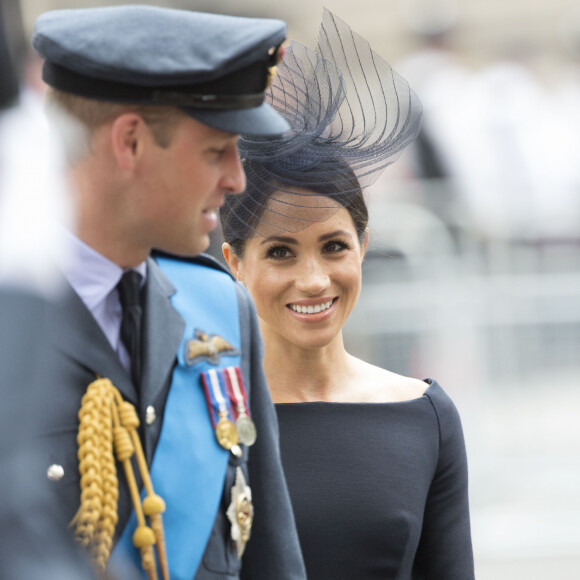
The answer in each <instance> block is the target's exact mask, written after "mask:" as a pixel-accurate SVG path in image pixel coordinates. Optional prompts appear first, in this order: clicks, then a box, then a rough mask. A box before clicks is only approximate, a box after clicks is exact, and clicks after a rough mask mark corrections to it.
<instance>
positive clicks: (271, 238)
mask: <svg viewBox="0 0 580 580" xmlns="http://www.w3.org/2000/svg"><path fill="white" fill-rule="evenodd" d="M269 242H281V243H282V244H294V245H297V244H298V242H297V241H296V239H295V238H291V237H289V236H269V237H267V238H264V239H263V240H262V241H261V242H260V245H263V244H268V243H269Z"/></svg>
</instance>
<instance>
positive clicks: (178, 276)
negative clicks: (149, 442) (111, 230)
mask: <svg viewBox="0 0 580 580" xmlns="http://www.w3.org/2000/svg"><path fill="white" fill-rule="evenodd" d="M157 262H158V264H159V266H160V267H161V269H162V270H163V272H164V273H165V275H166V276H167V277H168V278H169V280H171V282H172V283H173V285H174V286H175V288H176V290H177V292H176V294H175V295H174V296H173V297H172V304H173V306H174V307H175V309H176V310H177V311H178V312H179V313H180V314H181V316H182V317H183V318H184V320H185V332H184V336H183V339H182V341H181V345H180V347H179V352H178V353H177V360H178V365H177V366H176V368H175V370H174V371H173V379H172V383H171V389H170V391H169V396H168V398H167V404H166V407H165V415H164V420H163V428H162V431H161V436H160V439H159V443H158V445H157V448H156V451H155V456H154V458H153V464H152V467H151V479H152V481H153V486H154V488H155V492H156V493H157V494H159V495H160V496H161V497H163V499H164V500H165V503H166V506H167V509H166V511H165V514H164V515H163V523H164V527H165V539H166V545H167V559H168V562H169V570H170V574H171V579H172V580H191V579H192V578H193V577H194V576H195V573H196V570H197V568H198V566H199V564H200V562H201V558H202V556H203V553H204V551H205V547H206V544H207V542H208V539H209V536H210V533H211V530H212V528H213V524H214V520H215V517H216V513H217V510H218V507H219V503H220V500H221V497H222V492H223V486H224V479H225V473H226V469H227V464H228V454H229V452H228V451H226V450H225V449H222V448H221V447H220V446H219V444H218V443H217V441H216V437H215V434H214V431H213V427H212V424H211V419H210V416H209V413H208V408H207V403H206V400H205V397H204V392H203V386H202V384H201V378H200V377H201V375H200V373H201V372H202V371H205V370H208V369H209V368H219V367H225V366H231V365H236V366H239V364H240V357H239V349H240V325H239V314H238V301H237V296H236V291H235V288H234V284H233V283H232V281H231V278H230V277H229V276H228V275H227V274H225V273H224V272H220V271H219V270H214V269H212V268H208V267H206V266H201V265H197V264H191V263H186V262H180V261H177V260H170V259H166V258H158V259H157ZM196 329H200V330H203V331H204V332H205V333H207V334H208V335H210V336H211V335H214V334H217V335H219V336H221V337H222V338H225V339H226V340H227V341H228V342H229V343H230V344H231V345H232V346H234V347H235V349H236V353H235V354H234V355H233V356H232V355H231V354H230V355H229V356H225V357H224V356H222V357H221V358H220V361H219V363H218V364H217V365H216V364H211V363H210V362H207V361H205V360H201V361H200V362H197V363H196V364H194V365H193V366H188V365H187V364H186V357H185V353H186V350H185V349H186V343H187V342H188V341H189V340H190V339H192V338H194V332H195V330H196ZM136 525H137V524H136V517H135V513H134V512H133V514H132V515H131V518H130V519H129V522H128V524H127V526H126V527H125V530H124V531H123V534H122V536H121V538H120V540H119V542H118V544H117V546H116V547H115V551H114V553H113V556H112V558H115V559H116V558H117V557H119V558H121V559H122V558H123V557H125V558H126V556H129V557H130V559H131V560H133V561H134V562H135V564H136V565H138V566H139V567H140V559H139V553H138V551H137V550H136V549H135V548H134V547H133V542H132V535H133V532H134V530H135V527H136Z"/></svg>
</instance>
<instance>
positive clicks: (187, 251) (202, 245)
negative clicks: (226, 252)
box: [157, 234, 210, 258]
mask: <svg viewBox="0 0 580 580" xmlns="http://www.w3.org/2000/svg"><path fill="white" fill-rule="evenodd" d="M209 245H210V240H209V235H207V234H202V235H200V236H198V237H197V238H196V239H195V240H190V241H189V243H184V244H167V245H166V246H165V247H160V248H157V249H158V250H161V251H162V252H165V253H167V254H173V255H174V256H181V257H182V258H193V257H195V256H199V254H201V253H203V252H205V251H206V250H207V249H208V248H209Z"/></svg>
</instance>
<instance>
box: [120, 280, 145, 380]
mask: <svg viewBox="0 0 580 580" xmlns="http://www.w3.org/2000/svg"><path fill="white" fill-rule="evenodd" d="M140 283H141V274H139V273H138V272H135V270H129V271H128V272H125V273H124V274H123V276H122V277H121V280H120V281H119V284H118V285H117V288H118V289H119V299H120V301H121V306H122V307H123V318H122V319H121V340H122V341H123V344H124V345H125V347H126V348H127V352H128V353H129V356H130V357H131V378H132V380H133V384H134V385H135V387H136V388H139V383H140V380H141V329H142V323H143V308H142V306H141V293H140V289H139V285H140Z"/></svg>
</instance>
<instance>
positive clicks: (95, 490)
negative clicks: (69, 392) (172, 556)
mask: <svg viewBox="0 0 580 580" xmlns="http://www.w3.org/2000/svg"><path fill="white" fill-rule="evenodd" d="M138 427H139V417H138V415H137V413H136V411H135V408H134V407H133V405H131V404H130V403H127V402H126V401H123V398H122V396H121V394H120V393H119V391H118V390H117V389H116V388H115V386H114V385H113V384H112V383H111V381H110V380H109V379H103V378H98V379H97V380H95V381H93V382H92V383H91V384H90V385H89V386H88V387H87V391H86V393H85V395H84V396H83V399H82V403H81V409H80V411H79V431H78V435H77V442H78V446H79V449H78V459H79V473H80V487H81V503H80V507H79V509H78V511H77V513H76V515H75V516H74V518H73V520H72V521H71V523H70V525H71V526H72V527H73V528H74V534H75V537H76V539H77V541H78V542H79V543H80V544H81V545H82V546H84V547H86V548H88V550H89V554H90V557H91V561H92V563H93V565H94V567H95V569H96V570H97V572H98V573H99V574H100V575H103V574H104V573H105V569H106V566H107V562H108V560H109V557H110V554H111V548H112V545H113V536H114V534H115V527H116V525H117V519H118V517H117V502H118V498H119V482H118V479H117V470H116V465H115V456H116V458H117V460H118V461H119V462H120V463H122V464H123V468H124V471H125V476H126V479H127V484H128V486H129V492H130V495H131V499H132V502H133V506H134V508H135V514H136V516H137V524H138V525H137V529H136V530H135V533H134V535H133V543H134V544H135V546H136V547H137V548H138V549H139V551H140V553H141V564H142V566H143V569H144V571H145V572H146V574H147V578H148V579H149V580H157V565H156V561H155V551H154V549H153V545H154V544H157V551H158V557H159V565H160V569H161V573H162V578H163V580H169V571H168V565H167V557H166V555H165V541H164V538H163V536H164V534H163V523H162V521H161V513H162V512H163V511H165V502H164V501H163V499H162V498H161V497H159V496H157V495H155V493H154V491H153V485H152V482H151V478H150V476H149V470H148V468H147V462H146V460H145V455H144V453H143V449H142V447H141V441H140V439H139V435H138V433H137V428H138ZM133 453H136V457H137V463H138V465H139V469H140V472H141V475H142V478H143V484H144V487H145V489H146V492H147V497H146V498H145V499H144V501H143V504H142V503H141V498H140V494H139V488H138V486H137V481H136V479H135V473H134V471H133V464H132V462H131V457H132V456H133ZM145 515H147V517H149V519H150V521H151V526H152V528H154V529H155V532H154V531H153V530H152V529H151V528H150V527H148V526H147V522H146V519H145Z"/></svg>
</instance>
